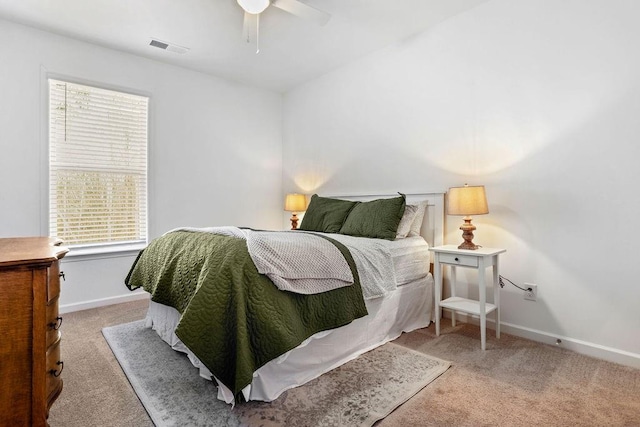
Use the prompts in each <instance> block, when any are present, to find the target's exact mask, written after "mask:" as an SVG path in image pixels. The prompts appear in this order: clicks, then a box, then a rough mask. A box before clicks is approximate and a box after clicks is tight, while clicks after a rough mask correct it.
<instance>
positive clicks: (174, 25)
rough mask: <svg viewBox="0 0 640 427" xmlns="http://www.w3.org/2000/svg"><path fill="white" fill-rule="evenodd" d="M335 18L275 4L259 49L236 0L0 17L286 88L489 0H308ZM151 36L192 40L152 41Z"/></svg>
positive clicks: (15, 7)
mask: <svg viewBox="0 0 640 427" xmlns="http://www.w3.org/2000/svg"><path fill="white" fill-rule="evenodd" d="M302 1H303V2H304V3H307V4H308V5H310V6H313V7H316V8H318V9H321V10H324V11H326V12H329V13H331V15H332V17H331V20H330V21H329V23H328V24H326V25H325V26H319V25H317V24H315V23H313V22H310V21H306V20H303V19H301V18H298V17H296V16H293V15H290V14H288V13H287V12H284V11H282V10H280V9H276V8H275V7H268V8H267V10H265V11H264V12H263V13H262V15H261V19H260V53H259V54H256V53H255V45H251V44H247V43H246V42H245V41H243V40H242V22H243V11H242V9H241V8H240V7H239V6H238V4H237V3H236V0H0V17H1V18H5V19H7V20H10V21H14V22H18V23H22V24H26V25H29V26H32V27H36V28H40V29H44V30H48V31H52V32H55V33H59V34H63V35H66V36H70V37H73V38H77V39H81V40H85V41H88V42H91V43H95V44H99V45H102V46H107V47H110V48H114V49H118V50H121V51H125V52H129V53H133V54H136V55H140V56H144V57H148V58H153V59H157V60H159V61H163V62H168V63H171V64H175V65H179V66H182V67H186V68H191V69H195V70H198V71H201V72H205V73H209V74H213V75H216V76H220V77H224V78H227V79H231V80H235V81H239V82H242V83H247V84H250V85H254V86H258V87H263V88H267V89H271V90H275V91H279V92H284V91H287V90H288V89H291V88H293V87H295V86H296V85H298V84H301V83H303V82H305V81H308V80H310V79H312V78H314V77H317V76H319V75H322V74H324V73H326V72H328V71H330V70H332V69H334V68H337V67H339V66H341V65H343V64H346V63H347V62H349V61H352V60H354V59H356V58H359V57H361V56H364V55H366V54H368V53H370V52H373V51H374V50H377V49H381V48H384V47H387V46H390V45H393V44H395V43H398V42H401V41H402V40H404V39H406V38H408V37H411V36H412V35H414V34H417V33H420V32H423V31H425V30H426V29H428V28H430V27H432V26H434V25H436V24H437V23H439V22H441V21H443V20H445V19H447V18H449V17H451V16H454V15H456V14H458V13H460V12H463V11H465V10H468V9H471V8H473V7H475V6H477V5H478V4H480V3H484V2H486V1H488V0H302ZM151 38H156V39H159V40H162V41H164V42H169V43H173V44H176V45H180V46H185V47H188V48H189V49H190V50H189V51H188V52H187V53H185V54H178V53H173V52H168V51H164V50H161V49H158V48H154V47H151V46H149V42H150V41H151Z"/></svg>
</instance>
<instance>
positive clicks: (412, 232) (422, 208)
mask: <svg viewBox="0 0 640 427" xmlns="http://www.w3.org/2000/svg"><path fill="white" fill-rule="evenodd" d="M428 203H429V202H428V201H427V200H425V201H423V202H420V203H418V204H417V205H415V206H416V214H415V216H414V217H413V221H412V222H411V227H409V233H407V237H416V236H419V235H420V229H421V228H422V221H423V220H424V214H425V212H426V211H427V204H428Z"/></svg>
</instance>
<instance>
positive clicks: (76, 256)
mask: <svg viewBox="0 0 640 427" xmlns="http://www.w3.org/2000/svg"><path fill="white" fill-rule="evenodd" d="M62 246H64V243H63V244H62ZM145 247H147V244H146V243H132V244H128V245H104V246H92V247H75V248H74V247H73V246H72V247H69V252H68V253H67V254H66V255H65V257H64V260H65V261H68V262H73V261H85V260H91V259H101V258H117V257H131V256H137V255H138V252H140V251H141V250H142V249H144V248H145Z"/></svg>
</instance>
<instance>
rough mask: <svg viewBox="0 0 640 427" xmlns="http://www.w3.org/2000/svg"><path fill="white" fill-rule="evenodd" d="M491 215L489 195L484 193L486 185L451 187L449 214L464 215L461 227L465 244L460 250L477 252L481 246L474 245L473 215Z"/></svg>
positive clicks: (459, 247) (463, 243) (448, 205)
mask: <svg viewBox="0 0 640 427" xmlns="http://www.w3.org/2000/svg"><path fill="white" fill-rule="evenodd" d="M488 213H489V206H488V205H487V195H486V194H485V192H484V185H477V186H473V187H470V186H468V185H467V184H465V185H464V187H451V188H450V189H449V196H448V204H447V214H449V215H463V216H464V224H462V225H461V226H460V230H462V238H463V239H464V242H462V244H461V245H460V246H458V249H469V250H475V249H478V248H479V247H480V246H477V245H475V244H474V243H473V230H475V229H476V227H475V225H473V224H471V215H484V214H488Z"/></svg>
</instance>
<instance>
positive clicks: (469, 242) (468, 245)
mask: <svg viewBox="0 0 640 427" xmlns="http://www.w3.org/2000/svg"><path fill="white" fill-rule="evenodd" d="M475 229H476V226H475V225H473V224H471V217H469V216H466V217H464V224H462V225H461V226H460V230H462V238H463V239H464V242H462V243H461V244H460V246H458V249H467V250H470V251H475V250H476V249H478V248H479V247H480V246H478V245H476V244H474V243H473V230H475Z"/></svg>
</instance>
